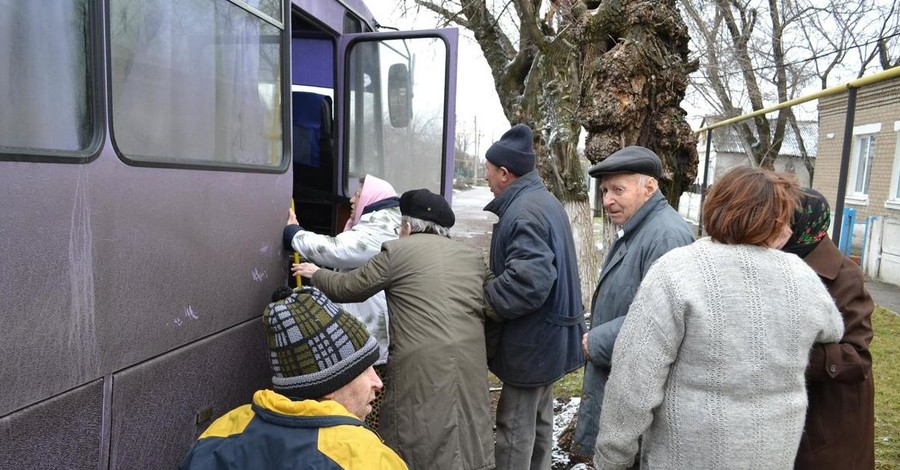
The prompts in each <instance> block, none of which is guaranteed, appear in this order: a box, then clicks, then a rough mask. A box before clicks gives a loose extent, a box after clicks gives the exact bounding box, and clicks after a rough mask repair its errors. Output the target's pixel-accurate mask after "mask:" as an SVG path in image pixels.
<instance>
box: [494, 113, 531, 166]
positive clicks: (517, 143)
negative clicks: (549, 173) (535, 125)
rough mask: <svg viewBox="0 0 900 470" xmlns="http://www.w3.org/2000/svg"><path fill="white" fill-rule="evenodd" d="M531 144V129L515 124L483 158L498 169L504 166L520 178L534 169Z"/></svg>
mask: <svg viewBox="0 0 900 470" xmlns="http://www.w3.org/2000/svg"><path fill="white" fill-rule="evenodd" d="M533 144H534V137H533V136H532V134H531V128H530V127H528V126H526V125H525V124H516V125H515V126H513V127H512V129H510V130H508V131H506V133H505V134H503V136H502V137H500V140H498V141H496V142H494V144H493V145H491V147H490V148H488V150H487V152H485V154H484V158H487V160H488V161H489V162H491V163H493V164H494V165H497V166H498V167H501V166H505V167H506V169H507V170H509V171H510V173H512V174H514V175H516V176H522V175H524V174H525V173H528V172H529V171H531V170H533V169H534V147H533Z"/></svg>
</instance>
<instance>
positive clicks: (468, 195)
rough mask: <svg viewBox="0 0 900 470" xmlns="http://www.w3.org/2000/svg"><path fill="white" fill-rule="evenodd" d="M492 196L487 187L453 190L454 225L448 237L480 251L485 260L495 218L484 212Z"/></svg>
mask: <svg viewBox="0 0 900 470" xmlns="http://www.w3.org/2000/svg"><path fill="white" fill-rule="evenodd" d="M493 198H494V195H493V194H491V190H490V189H489V188H488V187H487V186H475V187H474V188H471V189H463V190H453V204H452V205H453V212H454V213H456V224H455V225H454V226H453V228H452V229H451V230H450V235H451V236H452V237H453V238H454V239H457V240H461V241H462V242H463V243H465V244H466V245H469V246H471V247H473V248H476V249H478V250H480V251H481V253H482V255H484V256H485V259H487V252H488V249H489V248H490V244H491V230H492V229H493V226H494V224H495V223H497V216H496V215H494V214H492V213H490V212H487V211H485V210H484V206H485V205H486V204H487V203H489V202H491V200H492V199H493Z"/></svg>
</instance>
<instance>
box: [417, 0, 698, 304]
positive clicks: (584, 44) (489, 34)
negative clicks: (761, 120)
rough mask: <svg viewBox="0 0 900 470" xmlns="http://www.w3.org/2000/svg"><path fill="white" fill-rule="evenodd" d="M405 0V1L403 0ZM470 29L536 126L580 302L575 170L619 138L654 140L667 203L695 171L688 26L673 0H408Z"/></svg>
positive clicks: (588, 228)
mask: <svg viewBox="0 0 900 470" xmlns="http://www.w3.org/2000/svg"><path fill="white" fill-rule="evenodd" d="M405 5H406V3H405ZM407 6H408V7H409V8H425V9H427V10H430V11H431V12H434V13H436V14H437V15H438V16H439V17H441V18H442V19H443V21H444V22H445V24H448V25H457V26H460V27H462V28H465V29H467V30H469V31H471V32H472V34H473V36H474V39H475V41H477V43H478V44H479V46H480V48H481V50H482V52H483V54H484V56H485V58H486V59H487V62H488V65H489V67H490V69H491V73H492V75H493V78H494V86H495V89H496V91H497V95H498V97H499V98H500V103H501V106H502V108H503V111H504V113H505V115H506V117H507V119H508V120H509V122H510V124H515V123H525V124H528V125H529V126H530V127H532V128H533V129H535V131H536V136H535V137H536V142H535V150H536V151H537V153H538V170H539V172H540V174H541V177H542V178H543V180H544V182H545V184H546V185H547V186H548V188H550V190H551V191H552V192H553V194H554V195H556V197H557V198H559V199H560V201H562V202H563V204H564V206H565V207H566V210H567V212H568V213H569V215H570V217H571V219H572V220H573V224H572V225H573V230H574V232H575V238H576V243H578V246H579V261H580V262H579V270H580V274H581V279H582V290H583V291H584V295H585V305H586V306H587V303H588V302H589V300H590V294H591V292H593V288H594V285H595V281H596V277H597V272H598V268H599V257H598V256H596V254H595V253H594V252H595V250H594V245H593V229H592V219H593V218H592V216H591V211H590V207H589V205H588V195H587V186H586V184H585V178H584V176H585V175H584V169H583V167H582V164H581V162H580V159H579V155H578V153H577V145H578V142H579V138H580V133H581V130H582V129H585V130H586V131H587V137H586V149H585V156H586V157H587V158H588V160H590V161H591V162H592V163H596V162H598V161H600V160H602V159H604V158H606V157H607V156H608V155H609V154H611V153H612V152H613V151H615V150H618V149H620V148H622V147H624V146H626V145H643V146H646V147H649V148H652V149H654V150H655V151H656V152H657V153H658V154H659V155H660V157H661V158H662V159H663V162H664V173H665V174H664V177H663V181H661V182H660V186H661V187H662V188H663V192H664V193H665V194H666V195H667V197H668V198H669V201H670V202H673V203H674V202H675V201H677V200H678V197H679V196H680V194H681V193H682V192H683V191H684V190H685V189H686V188H687V187H688V186H689V185H690V184H691V183H692V182H693V179H694V177H695V175H696V162H697V153H696V140H695V137H694V135H693V133H692V132H691V130H690V127H689V126H688V124H687V122H686V121H685V112H684V111H683V110H682V109H681V108H680V102H681V100H682V98H683V97H684V94H685V89H686V87H687V75H688V74H689V73H690V72H691V71H693V70H694V69H695V68H696V63H693V62H690V61H689V60H688V49H687V44H688V36H687V28H686V27H685V25H684V22H683V21H682V19H681V16H680V14H679V13H678V11H677V10H676V9H675V0H664V1H651V0H604V1H597V0H507V1H497V2H491V3H490V4H489V3H488V2H487V0H410V2H409V5H407Z"/></svg>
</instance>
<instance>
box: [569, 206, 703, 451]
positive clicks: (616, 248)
mask: <svg viewBox="0 0 900 470" xmlns="http://www.w3.org/2000/svg"><path fill="white" fill-rule="evenodd" d="M620 233H624V235H622V236H621V237H620V238H619V239H617V240H616V241H615V243H613V245H612V247H610V250H609V252H608V255H607V257H606V261H605V262H604V264H603V270H602V271H601V272H600V281H599V284H598V285H597V289H596V290H595V291H594V296H593V298H592V300H591V312H592V313H591V327H590V334H589V335H588V353H589V355H590V360H589V361H588V362H587V363H586V364H585V370H584V381H583V382H582V392H581V406H580V407H579V408H578V424H577V426H576V428H575V438H574V443H573V449H574V450H575V452H577V453H579V454H582V455H591V454H593V452H594V444H595V443H596V440H597V429H598V425H599V421H600V410H601V406H602V405H603V394H604V390H605V388H606V381H607V379H608V378H609V370H610V362H611V359H612V352H613V346H614V345H615V342H616V337H617V336H618V334H619V329H620V328H622V323H623V322H624V321H625V314H626V313H628V308H629V307H630V306H631V301H632V300H633V299H634V295H635V294H636V293H637V290H638V287H639V286H640V284H641V280H643V279H644V275H646V274H647V271H649V270H650V266H651V265H652V264H653V262H654V261H656V260H657V259H658V258H659V257H660V256H662V255H664V254H666V253H667V252H668V251H669V250H671V249H673V248H677V247H680V246H685V245H689V244H691V243H692V242H693V241H694V236H693V235H692V234H691V229H690V227H689V226H688V224H687V222H685V221H684V219H683V218H682V217H681V216H680V215H678V212H676V211H675V209H673V208H672V206H670V205H669V203H668V202H667V201H666V198H665V197H663V195H662V193H661V192H659V191H656V193H654V194H653V196H651V197H650V199H649V200H648V201H647V202H645V203H644V205H643V206H641V208H640V209H638V211H637V212H635V214H634V215H633V216H632V217H631V219H629V220H628V222H626V223H625V225H623V226H622V227H620Z"/></svg>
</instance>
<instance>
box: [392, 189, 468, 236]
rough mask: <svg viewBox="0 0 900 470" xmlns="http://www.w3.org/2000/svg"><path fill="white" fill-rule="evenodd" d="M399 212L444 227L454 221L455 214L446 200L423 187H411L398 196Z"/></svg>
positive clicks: (448, 226) (447, 226)
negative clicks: (411, 188)
mask: <svg viewBox="0 0 900 470" xmlns="http://www.w3.org/2000/svg"><path fill="white" fill-rule="evenodd" d="M400 214H402V215H406V216H409V217H415V218H417V219H422V220H427V221H430V222H434V223H436V224H438V225H440V226H442V227H446V228H450V227H452V226H453V224H454V223H456V215H454V214H453V209H451V208H450V204H447V200H446V199H444V198H443V197H442V196H441V195H440V194H434V193H433V192H431V191H429V190H427V189H425V188H422V189H413V190H411V191H407V192H405V193H403V194H402V195H401V196H400Z"/></svg>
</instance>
